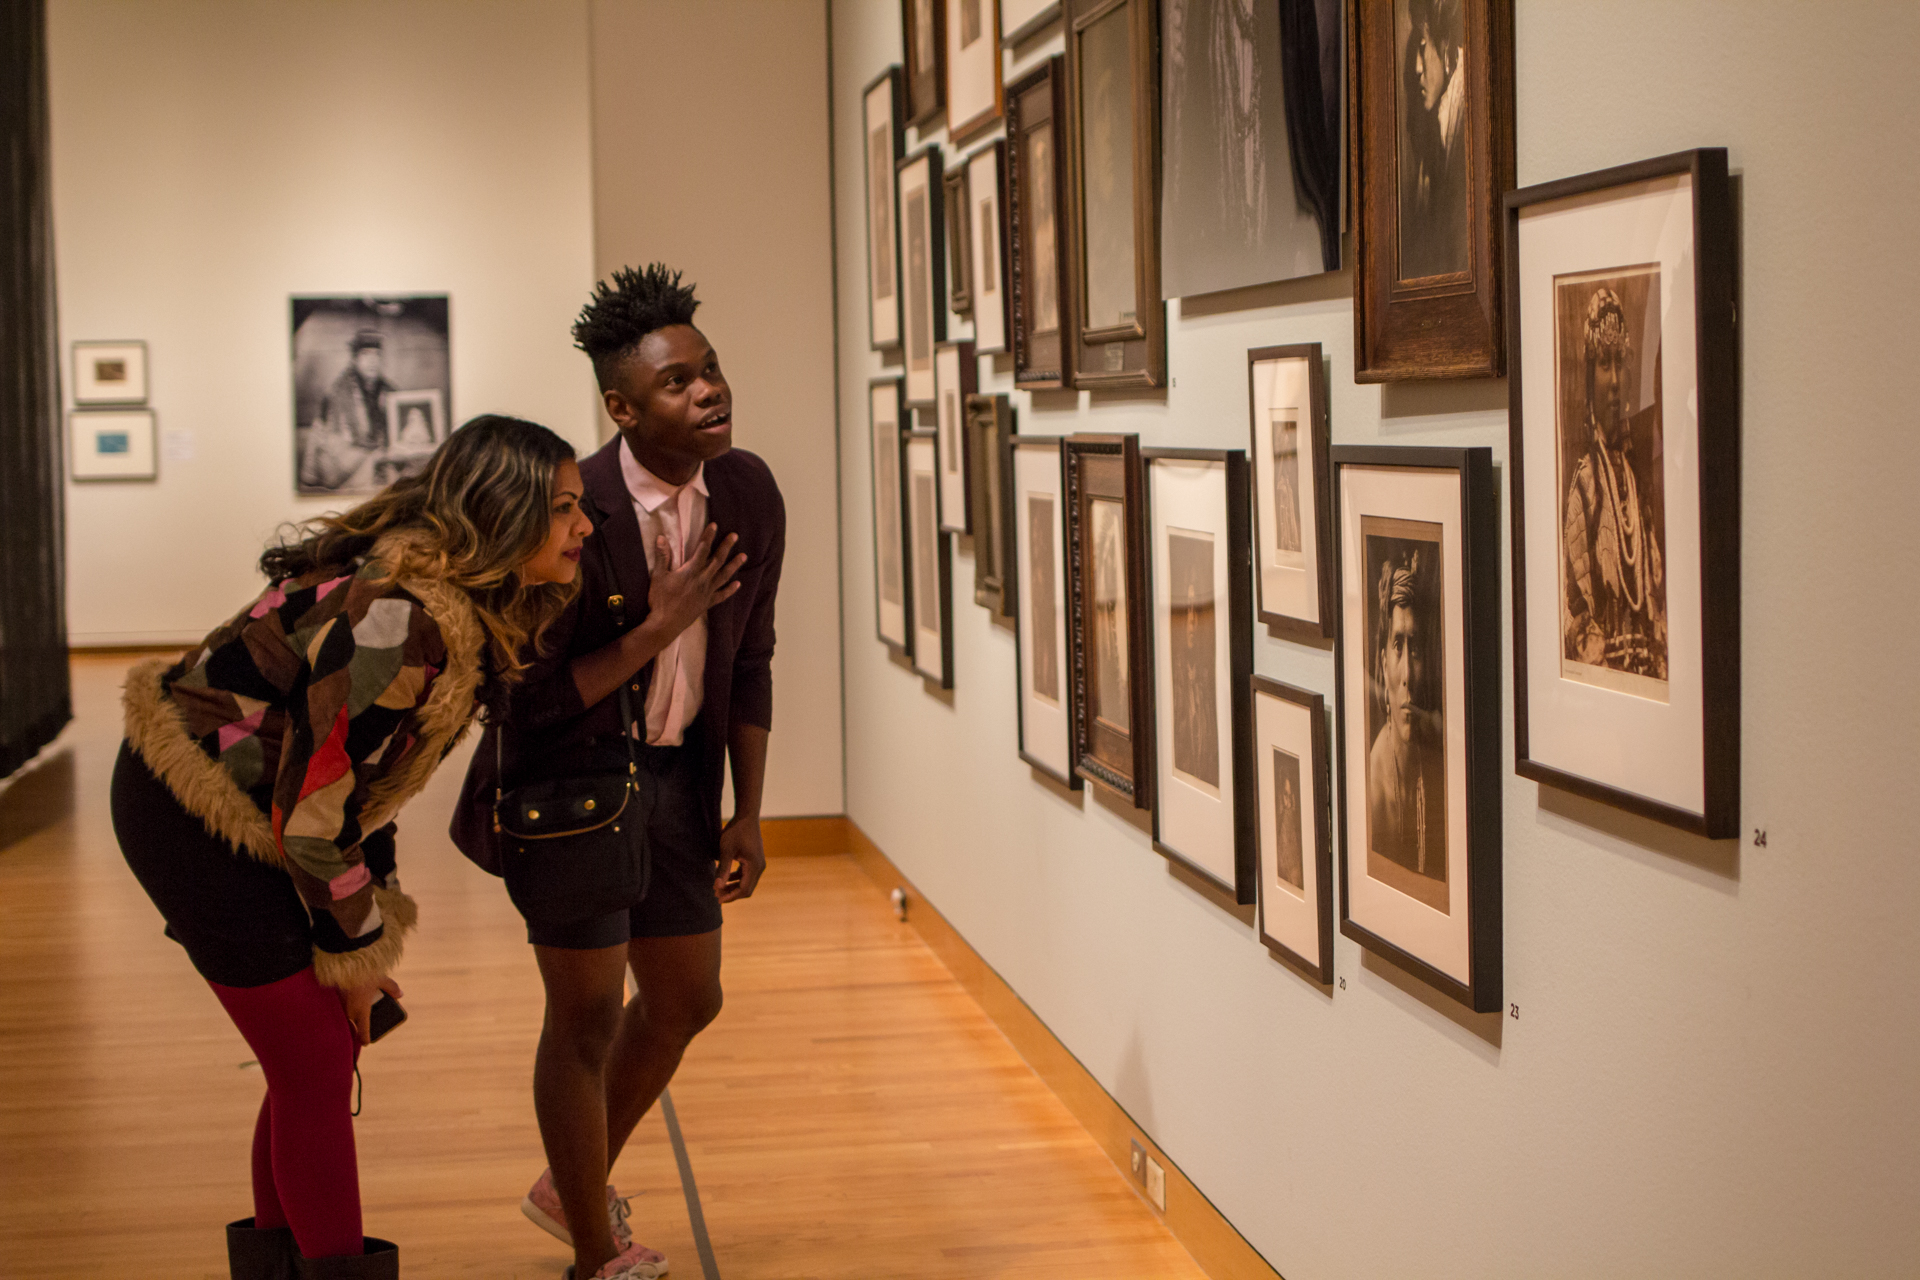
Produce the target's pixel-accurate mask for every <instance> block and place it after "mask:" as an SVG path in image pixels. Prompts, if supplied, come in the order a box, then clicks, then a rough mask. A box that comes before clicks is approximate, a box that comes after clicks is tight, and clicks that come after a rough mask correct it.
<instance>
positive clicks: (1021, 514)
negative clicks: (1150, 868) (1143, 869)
mask: <svg viewBox="0 0 1920 1280" xmlns="http://www.w3.org/2000/svg"><path fill="white" fill-rule="evenodd" d="M1007 476H1008V485H1007V501H1008V505H1009V507H1010V512H1009V514H1008V516H1007V527H1008V528H1009V529H1010V530H1011V531H1012V532H1011V535H1010V536H1011V550H1012V553H1013V558H1012V567H1011V570H1010V572H1009V574H1008V578H1007V580H1008V583H1009V584H1010V587H1011V592H1012V597H1013V598H1012V600H1011V602H1010V603H1011V607H1012V610H1013V616H1014V647H1015V651H1016V652H1017V653H1018V655H1019V660H1018V674H1019V680H1020V700H1019V720H1020V758H1021V759H1022V760H1025V761H1026V762H1027V763H1028V764H1030V765H1032V766H1033V767H1034V768H1036V769H1038V770H1040V771H1041V772H1042V773H1045V774H1046V775H1047V776H1048V777H1050V778H1052V779H1053V780H1054V781H1056V782H1059V783H1061V784H1063V785H1065V786H1068V787H1071V788H1073V789H1074V790H1076V791H1077V790H1079V789H1080V775H1079V774H1078V773H1077V772H1075V770H1074V767H1073V763H1074V761H1073V702H1072V699H1073V682H1072V680H1071V679H1069V678H1068V671H1067V600H1066V595H1065V590H1066V581H1067V572H1066V560H1065V553H1066V524H1065V513H1066V498H1065V492H1064V489H1063V487H1062V481H1061V472H1060V438H1059V437H1058V436H1012V437H1010V438H1009V441H1008V462H1007Z"/></svg>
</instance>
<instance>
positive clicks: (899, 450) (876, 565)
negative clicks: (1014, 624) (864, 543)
mask: <svg viewBox="0 0 1920 1280" xmlns="http://www.w3.org/2000/svg"><path fill="white" fill-rule="evenodd" d="M904 413H905V410H904V409H903V408H902V407H901V404H900V379H898V378H879V379H876V380H875V381H873V382H871V383H869V384H868V386H867V427H868V432H869V436H870V441H869V443H870V445H871V448H870V449H869V454H870V456H871V458H872V460H873V601H874V631H875V633H876V634H877V635H878V636H879V637H880V639H881V640H882V641H883V642H884V643H885V644H886V646H887V647H888V648H890V649H892V650H893V651H894V652H895V653H898V654H902V655H904V656H907V657H911V656H912V655H913V627H912V626H911V625H910V622H909V619H910V617H911V612H910V610H911V605H910V604H909V599H910V593H911V592H912V589H913V559H912V557H911V556H910V555H909V554H908V546H907V523H906V516H905V514H904V513H903V511H902V502H901V498H902V495H903V494H904V493H905V492H906V484H907V448H906V435H905V432H904V431H903V430H902V422H903V416H904Z"/></svg>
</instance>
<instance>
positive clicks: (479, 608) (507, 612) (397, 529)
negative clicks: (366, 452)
mask: <svg viewBox="0 0 1920 1280" xmlns="http://www.w3.org/2000/svg"><path fill="white" fill-rule="evenodd" d="M573 456H574V452H573V446H572V445H570V444H568V443H567V442H566V441H565V440H563V439H561V438H560V437H559V436H557V435H555V434H554V433H553V432H552V431H549V430H548V429H547V428H545V427H543V426H540V425H539V424H538V423H534V422H527V421H525V420H524V419H521V418H509V417H504V416H502V415H499V414H491V413H489V414H482V415H481V416H480V417H477V418H474V419H471V420H470V421H468V422H466V423H463V424H462V425H461V426H460V428H459V429H458V430H457V431H455V432H454V433H453V434H452V435H451V436H449V437H448V438H447V442H446V443H445V444H443V445H441V446H440V448H439V449H438V450H436V451H435V452H434V455H433V457H432V458H430V459H429V460H428V462H427V465H426V468H425V469H424V470H422V471H421V472H420V473H419V474H418V475H411V476H407V477H406V478H404V479H401V480H396V481H394V482H393V483H392V484H390V485H388V486H387V487H386V488H384V489H382V490H381V491H380V492H379V493H378V494H376V495H374V496H373V497H371V498H369V499H367V501H365V502H363V503H361V504H360V505H359V506H357V507H354V508H353V509H352V510H350V511H347V512H345V513H343V514H339V515H331V514H330V515H324V516H321V517H319V518H318V519H316V520H311V521H308V522H307V523H305V524H304V525H296V526H293V527H292V528H291V529H290V530H289V531H288V533H287V535H285V536H283V538H282V540H281V542H280V544H279V545H277V546H273V547H269V548H268V549H267V550H266V552H265V553H264V554H262V555H261V557H260V571H261V572H262V573H264V574H266V575H267V577H268V578H269V579H271V580H273V581H274V582H279V581H282V580H283V579H286V578H297V577H300V576H302V575H305V574H308V573H312V572H313V571H314V570H316V569H323V568H334V567H338V566H343V565H346V564H349V563H351V562H353V561H354V560H357V559H359V558H360V557H363V556H366V555H367V554H369V553H370V552H372V550H373V548H374V544H375V543H377V542H379V541H380V540H381V539H382V538H383V537H386V536H387V535H389V534H404V535H412V536H406V537H397V538H393V539H391V540H390V542H389V545H388V548H387V549H384V550H383V552H382V555H383V559H385V561H386V563H387V567H388V569H389V571H390V573H391V574H392V576H393V577H394V578H431V579H437V580H439V581H442V582H445V583H447V584H448V585H449V586H452V587H456V588H458V589H460V590H461V591H464V592H466V594H467V596H468V598H469V599H471V600H472V601H473V606H474V611H475V612H476V613H477V614H478V615H479V617H480V622H481V624H482V626H483V627H485V629H486V632H487V637H488V640H489V646H488V647H489V651H490V652H489V654H488V662H487V667H488V680H487V684H488V686H489V693H490V694H493V695H496V696H497V695H498V694H499V693H500V692H502V686H504V685H508V684H512V683H514V682H515V681H517V680H518V679H519V677H520V673H521V672H522V671H523V670H524V669H525V667H526V663H525V661H524V660H523V658H524V655H525V653H526V652H527V651H528V650H529V649H537V647H538V645H539V643H540V641H541V639H542V637H543V636H544V635H545V633H546V630H547V628H548V627H549V626H551V625H552V623H553V621H554V619H556V618H557V617H559V616H560V612H561V610H563V609H564V608H565V607H566V605H567V602H568V601H569V600H570V599H572V597H573V593H574V591H575V590H576V589H577V587H578V580H577V579H576V581H575V582H574V583H572V584H568V585H560V584H557V583H542V584H538V585H534V586H527V585H524V584H522V583H521V581H520V577H519V574H518V573H517V572H516V569H517V568H518V567H519V566H520V565H521V564H522V563H523V562H525V560H526V559H527V558H528V557H529V556H531V555H532V554H533V553H534V552H535V551H537V550H539V549H540V545H541V544H542V543H543V542H545V541H546V539H547V534H548V532H549V530H550V529H551V528H552V525H553V516H552V511H553V490H554V481H555V478H556V477H557V475H558V474H559V471H560V464H561V463H563V462H569V461H571V460H572V459H573ZM483 700H485V701H487V702H489V704H491V703H492V702H493V701H494V698H493V697H486V698H484V699H483Z"/></svg>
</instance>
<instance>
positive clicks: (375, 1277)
mask: <svg viewBox="0 0 1920 1280" xmlns="http://www.w3.org/2000/svg"><path fill="white" fill-rule="evenodd" d="M365 1248H366V1252H365V1253H361V1254H351V1253H350V1254H346V1255H344V1256H341V1257H338V1258H303V1257H301V1256H300V1255H299V1254H298V1253H295V1254H294V1258H293V1274H294V1275H295V1277H297V1280H399V1277H400V1246H399V1245H397V1244H395V1243H393V1241H391V1240H376V1239H374V1238H373V1237H372V1236H368V1237H366V1245H365Z"/></svg>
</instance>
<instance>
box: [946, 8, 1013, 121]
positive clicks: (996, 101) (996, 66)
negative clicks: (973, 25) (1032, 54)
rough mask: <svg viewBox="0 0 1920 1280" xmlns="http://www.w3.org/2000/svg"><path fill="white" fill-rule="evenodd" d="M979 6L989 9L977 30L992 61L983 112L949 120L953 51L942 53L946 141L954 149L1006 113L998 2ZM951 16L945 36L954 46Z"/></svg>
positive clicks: (950, 116)
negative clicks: (990, 99)
mask: <svg viewBox="0 0 1920 1280" xmlns="http://www.w3.org/2000/svg"><path fill="white" fill-rule="evenodd" d="M939 3H941V4H943V5H953V4H956V3H959V0H939ZM980 4H981V6H982V7H983V8H985V9H988V10H990V12H989V13H986V14H983V15H982V17H983V24H982V26H981V28H980V39H981V40H983V41H984V42H985V43H986V44H987V45H988V53H987V55H986V56H987V57H989V58H991V59H992V61H993V105H992V106H991V107H989V108H987V109H986V110H985V111H981V112H978V113H976V114H974V115H972V116H969V117H968V118H967V119H965V120H955V119H954V118H953V63H954V54H955V52H956V50H955V49H952V48H949V49H948V50H947V51H946V66H945V70H944V71H943V73H942V74H943V75H945V77H946V80H947V86H946V92H947V141H948V142H951V143H953V144H954V145H955V146H959V145H961V144H963V143H967V142H971V141H972V140H973V139H974V138H976V137H978V136H979V135H980V134H983V133H985V132H986V131H987V130H989V129H991V128H993V126H995V125H997V124H999V123H1000V118H1001V116H1003V115H1005V114H1006V109H1007V83H1006V76H1005V72H1004V70H1003V59H1002V58H1001V55H1000V0H980ZM954 16H955V15H953V14H951V13H949V14H947V16H946V18H945V21H946V24H947V30H946V35H947V39H948V40H949V41H953V42H955V43H957V42H958V36H956V35H955V24H954V21H953V19H954Z"/></svg>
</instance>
